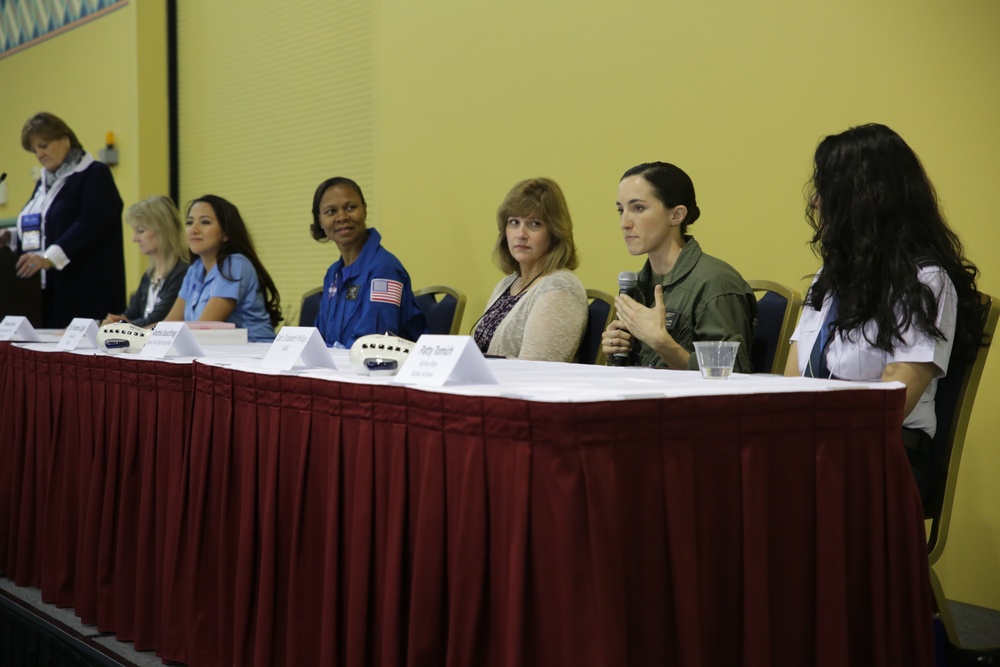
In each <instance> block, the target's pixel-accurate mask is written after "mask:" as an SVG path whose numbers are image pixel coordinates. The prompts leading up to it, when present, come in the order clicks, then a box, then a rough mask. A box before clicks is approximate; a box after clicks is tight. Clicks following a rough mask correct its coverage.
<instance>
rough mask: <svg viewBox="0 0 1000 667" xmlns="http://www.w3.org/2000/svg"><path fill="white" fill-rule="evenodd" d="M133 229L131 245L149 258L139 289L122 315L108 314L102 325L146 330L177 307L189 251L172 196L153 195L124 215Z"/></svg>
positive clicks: (179, 215) (131, 207)
mask: <svg viewBox="0 0 1000 667" xmlns="http://www.w3.org/2000/svg"><path fill="white" fill-rule="evenodd" d="M125 222H126V223H127V224H128V225H129V227H131V228H132V242H133V243H136V244H138V245H139V252H141V253H142V254H143V255H146V256H147V257H149V261H150V266H149V269H148V270H147V271H146V272H145V273H144V274H142V279H141V280H140V281H139V289H138V290H136V292H135V294H133V295H132V298H131V299H129V303H128V308H126V309H125V312H124V313H122V314H120V315H115V314H113V313H108V316H107V317H106V318H104V322H102V324H112V323H114V322H122V321H125V322H131V323H132V324H134V325H136V326H139V327H147V326H149V325H150V324H155V323H156V322H159V321H160V320H162V319H163V318H164V317H166V316H167V313H169V312H170V309H171V308H172V307H173V305H174V301H175V300H176V299H177V294H178V292H180V289H181V284H182V283H183V282H184V276H185V275H186V274H187V270H188V249H187V245H186V244H185V243H184V241H183V240H182V237H181V230H182V229H183V224H182V223H181V214H180V211H178V210H177V207H176V206H175V205H174V202H173V201H171V200H170V198H169V197H164V196H163V195H154V196H152V197H148V198H146V199H143V200H142V201H140V202H136V203H135V204H132V206H130V207H129V209H128V211H126V212H125Z"/></svg>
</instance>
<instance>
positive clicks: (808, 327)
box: [792, 266, 958, 436]
mask: <svg viewBox="0 0 1000 667" xmlns="http://www.w3.org/2000/svg"><path fill="white" fill-rule="evenodd" d="M918 278H919V280H920V282H922V283H924V284H925V285H927V286H929V287H930V288H931V290H932V291H933V292H934V294H935V296H936V297H937V304H938V312H937V320H936V321H935V325H936V326H937V328H938V329H940V330H941V332H942V333H943V334H944V340H938V339H936V338H934V337H932V336H930V335H929V334H927V333H925V332H923V331H918V330H917V329H916V328H914V327H910V328H909V329H908V330H907V331H905V332H903V342H902V343H897V344H896V346H895V349H894V350H893V351H892V354H889V353H888V352H886V351H885V350H880V349H878V348H876V347H873V346H872V345H871V344H870V343H869V342H868V341H867V340H865V338H864V336H862V335H861V333H860V332H858V331H852V332H850V333H848V334H847V336H846V337H844V338H842V337H841V336H840V335H837V336H834V337H833V340H831V341H830V344H829V346H828V347H827V348H826V363H827V367H828V368H829V369H830V373H831V375H833V376H834V377H836V378H839V379H841V380H856V381H869V382H870V381H876V380H879V379H880V378H881V377H882V373H883V372H884V371H885V367H886V366H887V365H889V364H892V363H897V362H914V363H926V362H930V363H933V364H934V365H935V366H936V367H937V369H936V371H935V374H934V378H933V379H931V381H930V384H928V385H927V389H926V390H924V393H923V395H922V396H921V397H920V400H919V401H918V403H917V405H916V407H914V408H913V411H912V412H910V414H909V415H907V417H906V418H905V419H904V420H903V426H906V427H909V428H918V429H921V430H923V431H926V432H927V433H929V434H930V435H931V436H933V435H934V433H935V431H936V430H937V417H936V416H935V414H934V394H935V393H936V392H937V381H938V378H941V377H944V376H945V374H946V373H947V372H948V358H949V357H950V356H951V347H952V343H953V341H954V337H955V318H956V314H957V310H958V293H957V292H956V291H955V286H954V285H953V284H952V282H951V279H950V278H949V277H948V274H947V273H945V271H944V270H943V269H941V268H940V267H937V266H931V267H924V268H921V269H919V271H918ZM830 303H831V300H830V295H827V297H826V299H824V301H823V308H822V310H819V311H816V310H814V309H813V308H810V307H809V305H808V304H807V305H805V306H803V308H802V317H801V318H800V319H799V324H798V326H796V327H795V333H793V334H792V341H793V342H797V343H798V362H799V372H802V373H804V372H805V369H806V366H807V365H808V364H809V356H810V354H811V353H812V349H813V345H814V344H815V342H816V337H817V335H819V330H820V327H821V326H822V325H823V320H824V319H826V314H827V312H828V311H829V310H830ZM865 331H867V332H868V337H869V338H871V339H872V340H874V339H875V334H876V332H877V328H876V325H875V323H874V322H869V323H868V324H866V325H865Z"/></svg>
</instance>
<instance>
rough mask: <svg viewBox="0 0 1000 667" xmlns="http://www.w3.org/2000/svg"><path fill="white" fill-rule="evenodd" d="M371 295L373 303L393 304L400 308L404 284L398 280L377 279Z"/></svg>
mask: <svg viewBox="0 0 1000 667" xmlns="http://www.w3.org/2000/svg"><path fill="white" fill-rule="evenodd" d="M369 294H370V295H371V300H372V301H377V302H379V303H391V304H392V305H394V306H398V305H399V303H400V301H402V300H403V283H401V282H399V281H398V280H387V279H386V278H375V279H374V280H372V288H371V291H370V292H369Z"/></svg>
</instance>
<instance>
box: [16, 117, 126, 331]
mask: <svg viewBox="0 0 1000 667" xmlns="http://www.w3.org/2000/svg"><path fill="white" fill-rule="evenodd" d="M21 145H22V146H23V147H24V150H26V151H29V152H32V153H34V154H35V157H37V158H38V161H39V162H40V163H41V165H42V173H41V177H40V178H39V179H38V183H37V185H36V186H35V191H34V193H33V194H32V195H31V199H30V200H29V201H28V203H27V205H25V207H24V209H23V210H22V211H21V214H20V215H19V216H18V219H17V236H16V237H12V236H11V234H10V232H8V231H4V232H3V233H2V235H0V244H3V243H5V244H8V245H10V247H11V249H13V250H15V251H16V252H19V253H20V255H21V256H20V257H19V258H18V260H17V275H18V276H19V277H21V278H30V277H31V276H34V275H35V274H36V273H39V272H41V274H42V275H41V280H42V326H43V327H46V328H61V327H65V326H66V325H68V324H69V323H70V321H71V320H72V319H73V318H74V317H90V318H94V319H100V318H102V317H104V315H105V314H106V313H120V312H122V310H124V308H125V258H124V248H123V244H122V198H121V196H120V195H119V194H118V188H117V187H116V186H115V181H114V178H112V176H111V170H110V169H109V168H108V166H107V165H106V164H104V163H102V162H97V161H95V160H94V158H93V157H92V156H91V155H90V153H87V152H86V151H84V150H83V146H81V145H80V141H79V139H77V138H76V134H75V133H74V132H73V130H71V129H70V127H69V126H68V125H67V124H66V123H65V122H63V121H62V120H61V119H60V118H58V117H57V116H54V115H52V114H50V113H44V112H43V113H37V114H35V115H34V116H32V117H31V118H29V119H28V122H26V123H25V124H24V129H22V130H21Z"/></svg>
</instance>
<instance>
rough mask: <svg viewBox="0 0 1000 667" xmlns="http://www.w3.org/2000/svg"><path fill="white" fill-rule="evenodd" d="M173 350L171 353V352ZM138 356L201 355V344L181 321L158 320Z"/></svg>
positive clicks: (154, 357) (161, 357) (160, 357)
mask: <svg viewBox="0 0 1000 667" xmlns="http://www.w3.org/2000/svg"><path fill="white" fill-rule="evenodd" d="M171 352H173V354H171ZM139 356H140V357H146V358H147V359H165V358H167V357H168V356H178V357H203V356H205V353H204V352H202V351H201V345H199V344H198V341H197V340H195V337H194V334H193V333H191V330H190V329H188V327H187V325H186V324H184V323H183V322H160V323H159V324H157V325H156V328H155V329H153V330H152V331H150V332H149V335H148V336H147V337H146V344H145V345H143V347H142V349H141V350H140V351H139Z"/></svg>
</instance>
